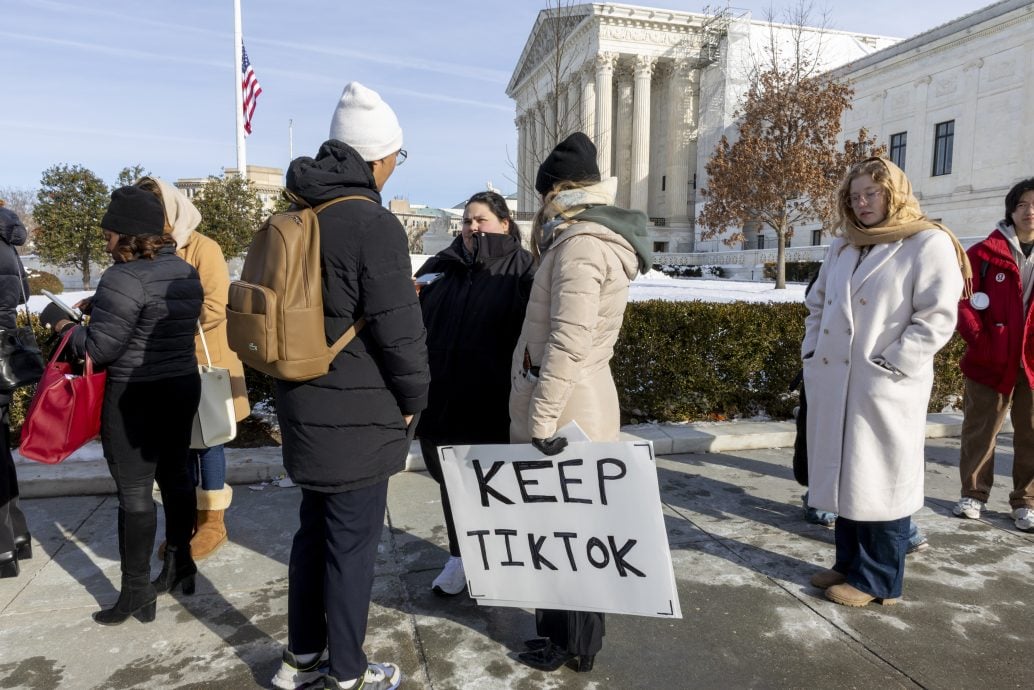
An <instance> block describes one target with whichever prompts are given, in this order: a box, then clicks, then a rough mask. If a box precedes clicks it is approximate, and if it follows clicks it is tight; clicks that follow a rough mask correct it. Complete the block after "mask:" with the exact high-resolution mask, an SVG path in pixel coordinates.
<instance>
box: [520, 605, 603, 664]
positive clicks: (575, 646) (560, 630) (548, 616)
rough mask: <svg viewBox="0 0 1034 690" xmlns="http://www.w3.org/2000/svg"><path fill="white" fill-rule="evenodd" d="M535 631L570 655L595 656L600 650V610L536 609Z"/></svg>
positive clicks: (601, 636)
mask: <svg viewBox="0 0 1034 690" xmlns="http://www.w3.org/2000/svg"><path fill="white" fill-rule="evenodd" d="M535 631H536V632H537V633H538V635H539V637H548V638H549V639H550V641H551V642H552V643H553V644H555V645H556V646H557V647H560V648H561V649H566V650H567V651H568V653H570V654H577V655H578V656H595V655H596V654H598V653H599V651H600V650H601V649H603V635H604V633H605V632H606V631H605V630H604V621H603V614H602V613H594V612H590V611H556V610H553V609H536V610H535Z"/></svg>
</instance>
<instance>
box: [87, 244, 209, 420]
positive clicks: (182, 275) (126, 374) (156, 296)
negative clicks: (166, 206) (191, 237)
mask: <svg viewBox="0 0 1034 690" xmlns="http://www.w3.org/2000/svg"><path fill="white" fill-rule="evenodd" d="M204 297H205V293H204V291H203V290H202V288H201V279H200V278H198V275H197V271H195V270H194V267H193V266H191V265H190V264H188V263H187V262H186V261H184V260H183V259H181V258H179V257H178V256H176V249H175V247H171V246H169V247H162V248H161V249H159V250H158V252H157V254H155V256H154V258H153V259H135V260H133V261H125V262H117V263H115V264H113V265H112V266H111V267H110V268H108V269H107V270H105V271H104V273H103V274H102V275H101V279H100V282H99V283H98V284H97V291H96V292H95V293H94V295H93V300H92V302H93V306H92V310H91V312H90V325H89V326H76V327H75V330H74V331H73V332H72V337H71V338H69V340H68V347H69V349H71V351H72V352H73V354H75V355H76V356H77V357H82V356H83V354H84V353H89V355H90V359H92V360H93V361H94V363H95V364H97V365H100V366H102V367H105V368H106V369H107V370H108V380H109V381H157V380H159V379H167V378H173V377H176V376H186V375H188V374H191V373H194V374H196V373H197V358H195V356H194V336H195V334H196V333H197V320H198V317H199V316H200V315H201V303H202V301H204ZM160 402H161V401H157V400H156V401H155V403H156V404H160Z"/></svg>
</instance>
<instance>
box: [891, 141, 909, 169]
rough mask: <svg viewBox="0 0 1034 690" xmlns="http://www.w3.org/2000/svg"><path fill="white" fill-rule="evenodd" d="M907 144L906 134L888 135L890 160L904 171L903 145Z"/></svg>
mask: <svg viewBox="0 0 1034 690" xmlns="http://www.w3.org/2000/svg"><path fill="white" fill-rule="evenodd" d="M907 143H908V132H898V133H897V134H891V135H890V160H891V162H893V163H894V165H896V166H898V167H899V168H901V169H902V170H904V169H905V145H906V144H907Z"/></svg>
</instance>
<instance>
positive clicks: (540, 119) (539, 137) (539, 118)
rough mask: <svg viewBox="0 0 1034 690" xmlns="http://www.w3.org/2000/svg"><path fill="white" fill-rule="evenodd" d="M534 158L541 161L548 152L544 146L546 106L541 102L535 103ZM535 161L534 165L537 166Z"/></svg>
mask: <svg viewBox="0 0 1034 690" xmlns="http://www.w3.org/2000/svg"><path fill="white" fill-rule="evenodd" d="M533 112H534V113H535V159H536V160H537V161H538V163H541V162H542V161H543V159H545V157H546V155H547V154H548V153H549V149H548V148H546V107H545V104H544V103H542V102H539V103H536V104H535V109H534V111H533ZM538 163H536V167H537V166H538Z"/></svg>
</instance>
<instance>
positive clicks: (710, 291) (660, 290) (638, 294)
mask: <svg viewBox="0 0 1034 690" xmlns="http://www.w3.org/2000/svg"><path fill="white" fill-rule="evenodd" d="M804 288H805V285H804V284H803V283H787V285H786V289H785V290H776V289H775V283H769V282H763V283H755V282H751V281H736V280H719V279H718V278H673V277H671V276H666V275H664V274H663V273H661V272H660V271H650V272H649V273H647V274H646V275H644V276H639V277H637V278H636V279H635V280H634V281H633V282H632V286H631V288H630V289H629V292H628V299H629V301H631V302H642V301H644V300H648V299H660V300H667V301H670V302H681V301H697V302H803V301H804Z"/></svg>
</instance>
